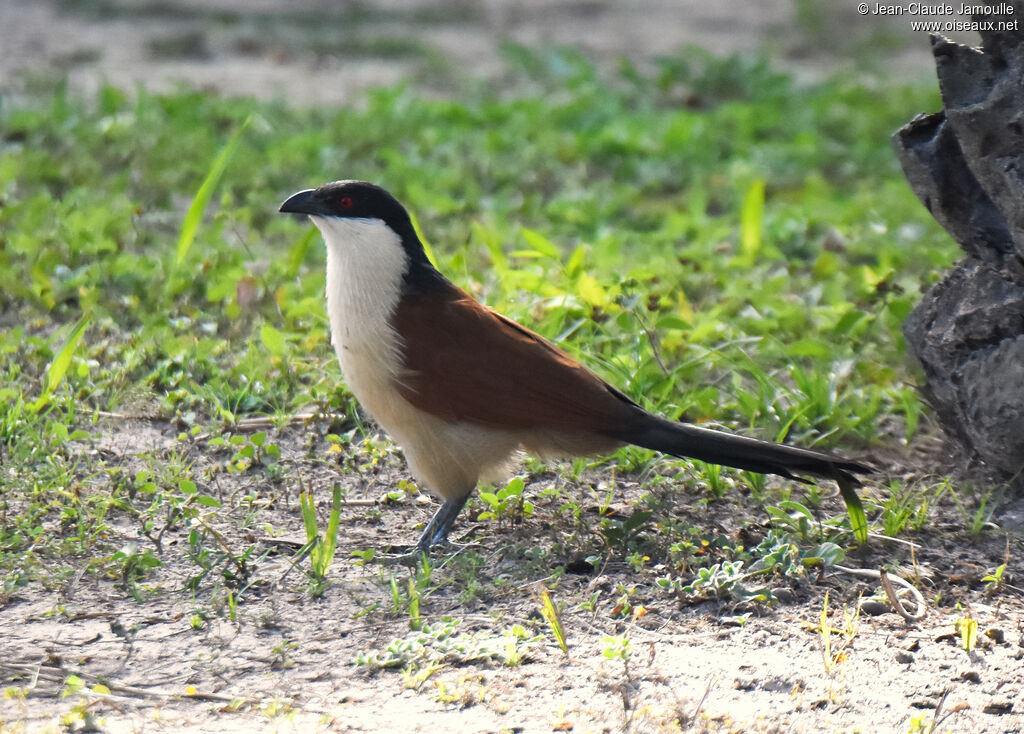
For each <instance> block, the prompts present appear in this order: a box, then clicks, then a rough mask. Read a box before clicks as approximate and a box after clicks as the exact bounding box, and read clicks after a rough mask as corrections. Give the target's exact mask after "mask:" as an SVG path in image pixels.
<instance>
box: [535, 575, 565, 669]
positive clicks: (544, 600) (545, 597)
mask: <svg viewBox="0 0 1024 734" xmlns="http://www.w3.org/2000/svg"><path fill="white" fill-rule="evenodd" d="M540 613H541V616H542V617H544V619H545V621H547V623H548V626H549V627H550V628H551V634H553V635H554V636H555V640H556V641H557V642H558V646H559V647H560V648H562V652H563V653H564V654H566V655H568V654H569V645H568V644H567V643H566V641H565V628H564V627H562V619H561V617H559V616H558V610H557V609H556V608H555V603H554V602H553V601H551V594H549V593H548V590H547V589H543V590H542V591H541V592H540Z"/></svg>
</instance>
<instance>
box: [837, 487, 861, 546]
mask: <svg viewBox="0 0 1024 734" xmlns="http://www.w3.org/2000/svg"><path fill="white" fill-rule="evenodd" d="M836 484H838V485H839V493H840V494H841V495H842V496H843V502H845V503H846V514H847V515H849V516H850V529H851V530H853V537H855V538H856V539H857V542H858V543H859V544H860V545H864V544H865V543H867V542H868V518H867V515H865V514H864V505H863V504H862V503H861V501H860V497H859V496H857V490H856V489H854V485H853V482H850V481H849V480H846V479H843V478H841V477H837V478H836Z"/></svg>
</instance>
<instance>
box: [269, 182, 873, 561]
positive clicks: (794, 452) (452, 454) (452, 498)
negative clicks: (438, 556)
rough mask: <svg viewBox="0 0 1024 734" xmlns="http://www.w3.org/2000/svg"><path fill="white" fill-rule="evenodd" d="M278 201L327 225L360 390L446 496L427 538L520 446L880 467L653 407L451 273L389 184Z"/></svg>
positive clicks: (444, 532)
mask: <svg viewBox="0 0 1024 734" xmlns="http://www.w3.org/2000/svg"><path fill="white" fill-rule="evenodd" d="M280 211H282V212H292V213H297V214H306V215H308V216H309V218H310V219H311V220H312V222H313V224H315V225H316V226H317V228H319V230H320V232H321V233H322V234H323V237H324V242H325V243H326V245H327V314H328V316H329V318H330V324H331V341H332V343H333V344H334V349H335V352H336V353H337V355H338V360H339V361H340V362H341V369H342V372H343V373H344V375H345V380H346V381H347V383H348V387H349V389H350V390H351V391H352V394H353V395H355V396H356V398H357V399H358V400H359V402H360V403H361V404H362V406H363V408H365V409H366V410H367V411H368V412H369V413H370V414H371V415H372V416H373V417H374V419H375V420H376V421H377V423H379V424H380V425H381V426H382V427H383V428H384V429H385V430H386V431H387V432H388V433H389V434H390V435H391V436H392V437H393V438H394V440H395V441H396V442H397V443H398V445H399V446H401V447H402V449H403V451H404V452H405V457H406V459H407V460H408V462H409V469H410V470H411V471H412V474H413V475H414V476H415V477H416V478H417V479H418V480H419V481H420V482H421V483H422V484H424V485H425V486H426V487H427V488H429V489H431V490H432V491H434V492H435V493H437V494H438V495H440V496H441V497H443V498H444V504H443V505H442V506H441V508H440V509H439V510H438V511H437V513H436V514H435V515H434V516H433V518H432V519H431V520H430V522H429V523H427V526H426V528H425V529H424V530H423V533H422V535H421V536H420V538H419V541H418V542H417V544H416V547H417V549H418V550H421V551H424V552H427V551H429V549H430V547H431V546H432V545H435V544H439V543H445V542H447V539H448V533H449V531H450V530H451V528H452V525H453V524H454V522H455V519H456V517H457V516H458V514H459V512H460V510H461V509H462V507H463V505H465V504H466V500H467V499H468V498H469V496H470V494H472V492H473V489H474V488H475V487H476V485H477V482H479V481H481V480H485V481H493V480H496V479H499V478H501V476H502V475H503V474H504V473H505V472H506V470H507V469H508V467H509V464H510V460H511V458H512V457H513V455H514V454H515V453H516V452H517V451H519V450H520V449H525V450H526V451H527V452H530V453H533V454H538V455H541V456H576V455H587V454H605V453H611V452H612V451H614V450H615V449H616V448H617V447H619V446H622V445H623V444H636V445H637V446H643V447H644V448H648V449H653V450H655V451H662V452H664V453H667V454H672V455H674V456H679V457H689V458H693V459H700V460H701V461H706V462H710V463H713V464H723V465H725V466H731V467H734V468H737V469H746V470H748V471H753V472H762V473H766V474H778V475H781V476H783V477H789V478H791V479H800V478H801V475H812V476H817V477H824V478H829V479H834V480H836V481H837V482H838V483H839V485H840V488H841V489H843V491H844V497H847V493H848V492H849V493H853V489H852V487H855V486H857V485H859V481H858V480H857V479H856V477H855V475H856V474H864V473H867V472H870V471H871V469H870V468H869V467H867V466H865V465H863V464H860V463H857V462H854V461H849V460H847V459H843V458H840V457H837V456H831V455H829V454H826V453H822V452H820V451H812V450H809V449H802V448H796V447H794V446H786V445H783V444H776V443H771V442H769V441H761V440H758V439H754V438H748V437H746V436H737V435H733V434H729V433H725V432H722V431H715V430H709V429H706V428H699V427H697V426H694V425H691V424H688V423H677V422H675V421H670V420H666V419H665V418H661V417H659V416H656V415H653V414H651V413H648V412H647V411H646V410H644V409H643V408H641V407H640V406H639V405H637V404H636V403H634V402H633V401H632V400H630V399H629V398H628V397H626V396H625V395H623V394H622V393H621V392H619V391H618V390H617V389H615V388H614V387H612V386H611V385H609V384H608V383H607V382H605V381H604V380H602V379H601V378H600V377H598V376H597V375H595V374H594V373H593V372H591V371H590V370H588V369H587V368H586V367H584V366H583V365H581V364H580V363H579V362H577V361H576V360H574V359H573V358H572V357H570V356H569V355H567V354H566V353H565V352H563V351H562V350H560V349H559V348H558V347H556V346H554V345H553V344H551V342H549V341H547V340H545V339H544V338H543V337H541V336H539V335H537V334H535V333H534V332H532V331H530V330H529V329H527V328H525V327H522V326H520V325H519V324H517V323H515V322H514V321H512V320H510V319H507V318H505V317H504V316H502V315H501V314H499V313H497V312H496V311H493V310H492V309H490V308H487V307H486V306H482V305H481V304H479V303H477V302H476V301H474V300H473V299H472V298H471V297H470V296H469V295H468V294H467V293H465V292H464V291H462V290H461V289H459V288H458V287H456V286H455V285H454V284H452V283H451V281H449V280H448V279H447V278H445V277H444V276H443V275H442V274H441V273H440V272H438V270H437V269H436V268H435V267H434V266H433V265H431V264H430V261H429V260H428V259H427V256H426V254H425V253H424V251H423V245H422V244H421V242H420V240H419V237H417V235H416V231H415V230H414V229H413V226H412V222H411V220H410V218H409V214H408V212H407V211H406V210H405V208H404V207H403V206H402V205H401V204H400V203H399V202H398V201H397V200H396V199H395V198H394V197H393V196H392V195H391V194H389V193H388V192H387V191H385V190H384V189H382V188H381V187H379V186H375V185H374V184H370V183H366V182H363V181H334V182H332V183H327V184H324V185H323V186H320V187H319V188H316V189H307V190H305V191H300V192H298V193H297V194H294V195H293V196H291V197H289V198H288V200H287V201H285V202H284V203H283V204H282V205H281V209H280ZM853 497H854V498H856V495H855V494H853ZM847 499H848V503H849V498H848V497H847Z"/></svg>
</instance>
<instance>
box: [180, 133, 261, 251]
mask: <svg viewBox="0 0 1024 734" xmlns="http://www.w3.org/2000/svg"><path fill="white" fill-rule="evenodd" d="M250 122H252V116H251V115H250V116H249V117H248V118H246V120H245V122H243V123H242V124H241V125H239V126H238V129H237V130H235V132H234V133H232V134H231V138H230V139H229V140H228V142H227V143H226V144H225V145H224V147H223V148H221V151H220V153H218V154H217V157H216V158H214V159H213V163H212V164H211V165H210V170H209V171H207V173H206V178H204V179H203V183H202V184H200V186H199V190H198V191H196V195H195V197H194V198H193V199H192V204H191V205H189V208H188V211H187V212H185V219H184V220H182V223H181V235H180V236H179V237H178V247H177V249H176V251H175V253H174V267H178V266H179V265H181V263H182V262H184V260H185V258H186V257H187V256H188V251H189V250H190V249H191V248H192V243H193V242H194V241H195V238H196V232H198V231H199V224H200V222H202V220H203V212H204V211H206V205H207V204H209V203H210V198H211V197H212V196H213V192H214V189H216V188H217V184H218V183H219V182H220V177H221V174H223V173H224V169H225V168H227V165H228V161H229V160H231V155H232V154H233V153H234V152H235V148H236V147H237V146H238V141H239V140H241V139H242V133H244V132H245V129H246V128H247V127H249V123H250Z"/></svg>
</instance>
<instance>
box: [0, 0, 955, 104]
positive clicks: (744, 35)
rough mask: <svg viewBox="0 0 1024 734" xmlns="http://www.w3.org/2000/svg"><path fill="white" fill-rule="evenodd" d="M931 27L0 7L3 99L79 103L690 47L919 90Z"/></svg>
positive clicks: (305, 88)
mask: <svg viewBox="0 0 1024 734" xmlns="http://www.w3.org/2000/svg"><path fill="white" fill-rule="evenodd" d="M902 5H904V6H908V7H909V4H908V3H902ZM804 6H808V7H810V8H812V9H813V8H818V10H816V11H814V10H808V11H804V12H798V11H797V8H800V7H804ZM929 18H931V19H936V18H938V19H944V18H943V17H940V16H927V17H925V16H914V17H911V16H906V15H905V16H902V17H896V16H891V15H879V14H875V13H874V12H871V13H869V14H867V15H859V14H858V13H857V11H856V7H855V4H854V2H853V1H852V0H843V1H842V2H835V3H825V2H819V3H817V4H815V3H814V2H813V0H811V1H810V2H802V3H801V2H793V1H792V0H757V2H751V0H717V1H716V2H710V1H709V0H577V1H575V2H572V1H569V0H562V1H555V2H547V1H545V0H483V1H481V2H477V1H475V0H460V1H457V2H438V1H437V0H407V1H404V0H375V1H373V2H365V3H357V2H333V1H329V0H302V1H301V2H294V1H293V2H289V3H281V2H269V0H253V1H252V2H247V1H246V0H213V1H212V2H200V1H199V0H174V1H172V2H156V1H155V0H96V1H94V2H89V1H88V0H66V1H65V2H56V1H55V0H0V49H3V51H2V52H0V85H2V86H4V87H7V88H17V87H18V85H19V84H21V83H22V82H23V80H24V79H25V75H26V74H28V75H29V76H30V77H31V76H36V75H52V74H61V75H66V77H67V78H68V80H69V82H70V83H71V85H72V87H73V88H76V89H81V90H84V91H87V92H88V91H91V90H94V89H96V88H97V87H98V86H99V85H101V84H103V83H104V82H109V83H112V84H115V85H118V86H121V87H126V88H131V87H133V86H134V85H136V84H144V85H145V86H146V87H147V88H150V89H153V90H157V91H159V90H166V89H169V88H173V87H174V86H175V85H177V84H186V85H192V86H198V87H202V88H205V89H211V90H216V91H218V92H222V93H226V94H241V95H253V96H256V97H261V98H280V99H285V100H287V101H289V102H291V103H299V104H338V103H344V102H349V101H352V100H353V99H354V98H355V97H354V95H355V94H356V93H358V92H359V91H360V90H362V89H365V88H366V87H368V86H378V85H388V84H393V83H395V82H397V81H400V80H407V81H411V82H412V83H419V84H420V85H421V86H424V87H426V88H428V89H429V88H431V87H433V88H435V89H436V88H437V87H438V86H439V85H438V79H437V76H438V73H440V76H442V77H445V78H447V77H448V76H450V75H452V74H454V75H456V76H460V77H462V76H469V77H473V78H483V79H489V80H497V79H499V78H500V77H501V74H502V70H503V68H504V66H503V63H502V59H501V53H500V47H501V43H502V42H503V41H508V40H511V41H515V42H518V43H522V44H525V45H527V46H531V47H545V46H550V45H553V44H558V45H567V46H571V47H573V48H578V49H581V50H582V51H584V52H585V53H587V54H588V55H591V56H592V57H594V58H596V59H598V60H605V61H613V60H614V59H617V58H618V57H620V56H626V57H628V58H631V59H633V60H636V61H640V62H642V61H643V60H645V59H649V58H651V57H653V56H657V55H659V54H668V53H672V52H675V51H677V50H678V49H679V48H680V47H682V46H684V45H688V44H695V45H699V46H701V47H703V48H706V49H709V50H712V51H714V52H715V53H720V54H731V53H736V52H746V51H752V50H753V51H764V52H765V53H767V54H768V55H769V56H770V57H771V58H772V59H773V61H775V62H776V63H778V64H779V65H781V66H783V67H786V68H788V69H790V70H792V71H793V72H794V73H796V74H798V75H801V76H812V77H813V76H820V75H821V74H823V73H827V72H832V71H836V70H854V71H855V70H856V69H858V68H861V67H863V66H865V65H873V66H875V67H878V68H883V69H885V70H886V73H891V74H896V75H900V76H904V77H921V76H928V75H930V74H931V68H932V67H931V58H930V54H929V50H928V39H927V34H926V33H924V32H921V31H914V30H912V28H911V25H910V24H911V21H912V20H915V19H925V20H927V19H929ZM951 35H954V36H955V35H956V34H951ZM960 35H961V37H962V38H964V39H966V40H971V37H970V36H969V35H964V34H960ZM869 46H870V47H871V48H872V49H876V50H870V51H869V50H867V48H868V47H869ZM877 49H884V50H882V51H879V50H877ZM441 86H443V85H441Z"/></svg>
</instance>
